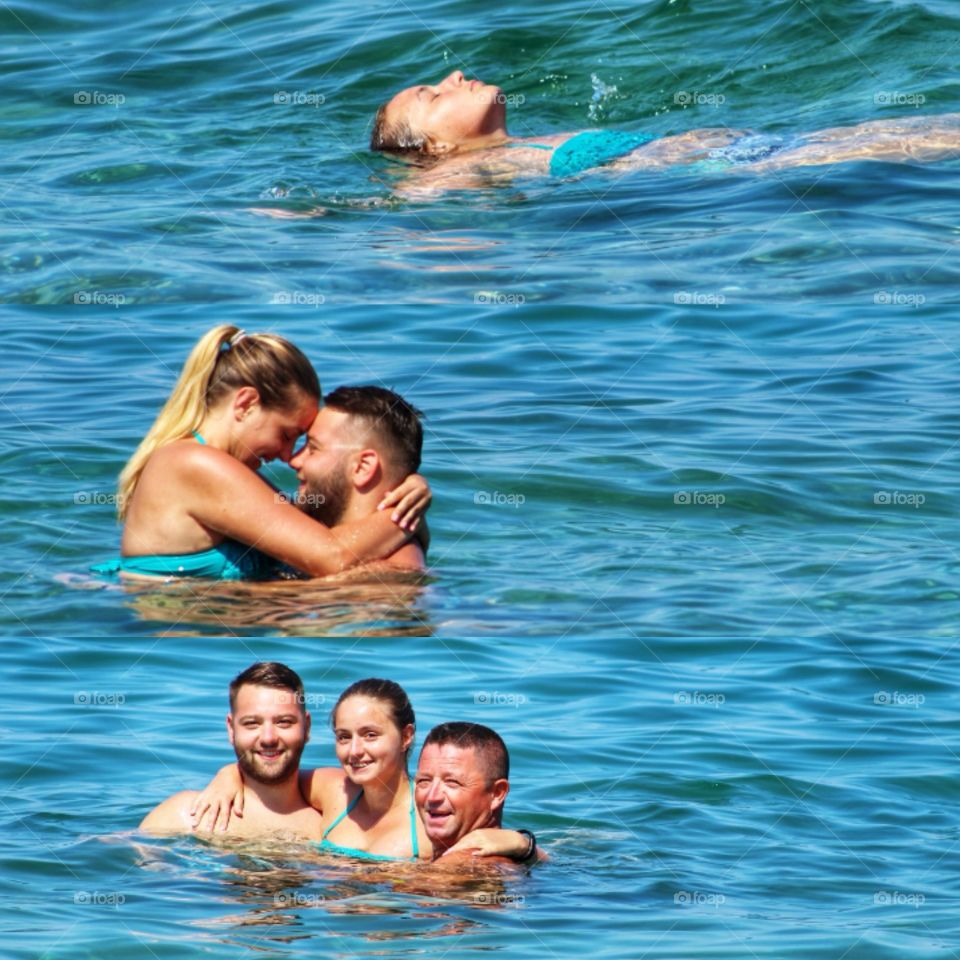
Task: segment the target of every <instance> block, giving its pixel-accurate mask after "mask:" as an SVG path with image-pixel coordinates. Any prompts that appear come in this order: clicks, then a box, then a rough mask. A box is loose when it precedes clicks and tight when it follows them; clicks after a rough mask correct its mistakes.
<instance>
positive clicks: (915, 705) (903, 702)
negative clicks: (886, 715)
mask: <svg viewBox="0 0 960 960" xmlns="http://www.w3.org/2000/svg"><path fill="white" fill-rule="evenodd" d="M926 700H927V698H926V697H925V696H924V695H923V694H922V693H901V692H900V691H899V690H894V691H893V693H890V692H889V691H887V690H878V691H877V692H876V693H875V694H874V695H873V702H874V703H875V704H876V705H877V706H878V707H910V708H911V709H912V710H918V709H919V708H920V707H922V706H923V704H924V703H926Z"/></svg>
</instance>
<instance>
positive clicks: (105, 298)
mask: <svg viewBox="0 0 960 960" xmlns="http://www.w3.org/2000/svg"><path fill="white" fill-rule="evenodd" d="M73 302H74V303H75V304H78V305H80V306H83V307H91V306H92V307H113V308H114V310H116V308H117V307H122V306H123V305H124V304H125V303H126V302H127V298H126V297H125V296H124V295H123V294H122V293H105V292H104V291H103V290H78V291H77V292H76V293H75V294H74V295H73Z"/></svg>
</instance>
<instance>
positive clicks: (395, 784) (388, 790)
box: [362, 770, 410, 819]
mask: <svg viewBox="0 0 960 960" xmlns="http://www.w3.org/2000/svg"><path fill="white" fill-rule="evenodd" d="M409 787H410V779H409V777H408V776H407V774H406V771H404V770H398V771H397V772H396V774H395V775H394V776H392V777H391V778H390V779H388V780H372V781H371V782H370V783H367V784H364V786H363V801H362V803H363V805H364V806H365V807H366V808H367V811H368V812H369V813H371V814H372V815H373V816H374V817H376V818H377V819H379V818H380V817H382V816H383V815H384V814H385V813H388V812H389V811H390V809H391V808H392V807H393V806H394V804H395V803H396V802H397V801H398V800H400V799H401V794H405V793H406V792H407V791H409Z"/></svg>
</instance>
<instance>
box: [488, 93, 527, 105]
mask: <svg viewBox="0 0 960 960" xmlns="http://www.w3.org/2000/svg"><path fill="white" fill-rule="evenodd" d="M477 99H478V100H479V101H480V102H481V103H501V104H503V105H504V106H505V107H522V106H523V105H524V104H525V103H526V102H527V98H526V97H525V96H524V95H523V94H522V93H504V92H503V91H502V90H501V91H498V92H497V93H493V94H490V93H481V94H480V96H479V97H477Z"/></svg>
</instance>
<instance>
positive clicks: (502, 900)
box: [471, 891, 526, 907]
mask: <svg viewBox="0 0 960 960" xmlns="http://www.w3.org/2000/svg"><path fill="white" fill-rule="evenodd" d="M471 899H472V901H473V903H475V904H477V905H479V906H491V907H520V906H522V905H523V904H524V903H525V902H526V897H523V896H521V895H520V894H516V893H486V892H482V891H481V892H477V893H475V894H473V897H472V898H471Z"/></svg>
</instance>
